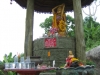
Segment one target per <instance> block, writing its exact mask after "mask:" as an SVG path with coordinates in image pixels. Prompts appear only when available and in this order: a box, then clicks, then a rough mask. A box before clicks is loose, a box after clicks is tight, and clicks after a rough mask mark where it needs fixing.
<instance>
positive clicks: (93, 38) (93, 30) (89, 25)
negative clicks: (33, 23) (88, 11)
mask: <svg viewBox="0 0 100 75" xmlns="http://www.w3.org/2000/svg"><path fill="white" fill-rule="evenodd" d="M66 19H67V32H68V35H69V36H70V37H75V33H74V32H75V31H74V30H75V24H74V18H72V17H71V16H69V15H67V16H66ZM83 22H84V23H83V27H84V33H85V44H86V50H90V49H91V48H93V47H96V46H98V45H100V39H99V37H100V23H98V22H96V19H93V18H92V17H85V19H84V20H83ZM51 25H52V16H50V17H49V18H46V19H45V22H43V23H41V24H40V27H41V28H44V29H45V33H47V30H48V29H50V28H51Z"/></svg>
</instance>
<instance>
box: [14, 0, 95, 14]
mask: <svg viewBox="0 0 100 75" xmlns="http://www.w3.org/2000/svg"><path fill="white" fill-rule="evenodd" d="M14 1H15V2H17V3H18V4H19V5H20V6H21V7H22V8H27V0H14ZM93 1H94V0H81V5H82V8H83V7H86V6H88V5H90V4H91V3H92V2H93ZM62 3H65V12H68V11H72V10H73V0H34V10H35V11H36V12H43V13H50V12H51V10H52V8H54V7H55V6H57V5H60V4H62Z"/></svg>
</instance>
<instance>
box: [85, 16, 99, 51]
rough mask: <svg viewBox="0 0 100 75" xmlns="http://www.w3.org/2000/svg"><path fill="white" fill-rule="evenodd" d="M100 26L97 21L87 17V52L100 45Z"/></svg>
mask: <svg viewBox="0 0 100 75" xmlns="http://www.w3.org/2000/svg"><path fill="white" fill-rule="evenodd" d="M99 30H100V24H99V23H98V22H96V19H93V18H92V17H86V18H85V19H84V32H85V42H86V48H87V50H90V49H92V48H94V47H96V46H98V45H100V42H99V41H100V39H99V37H100V35H99V34H100V31H99Z"/></svg>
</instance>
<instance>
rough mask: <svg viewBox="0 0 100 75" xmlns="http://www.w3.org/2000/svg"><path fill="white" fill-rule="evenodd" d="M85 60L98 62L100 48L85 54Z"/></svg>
mask: <svg viewBox="0 0 100 75" xmlns="http://www.w3.org/2000/svg"><path fill="white" fill-rule="evenodd" d="M86 58H89V59H91V60H93V61H98V60H99V61H100V46H98V47H95V48H93V49H91V50H90V51H87V52H86Z"/></svg>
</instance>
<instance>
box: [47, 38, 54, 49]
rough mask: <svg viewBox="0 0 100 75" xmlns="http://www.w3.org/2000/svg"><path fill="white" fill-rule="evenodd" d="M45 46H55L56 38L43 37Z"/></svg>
mask: <svg viewBox="0 0 100 75" xmlns="http://www.w3.org/2000/svg"><path fill="white" fill-rule="evenodd" d="M45 47H46V48H53V47H56V38H45Z"/></svg>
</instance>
